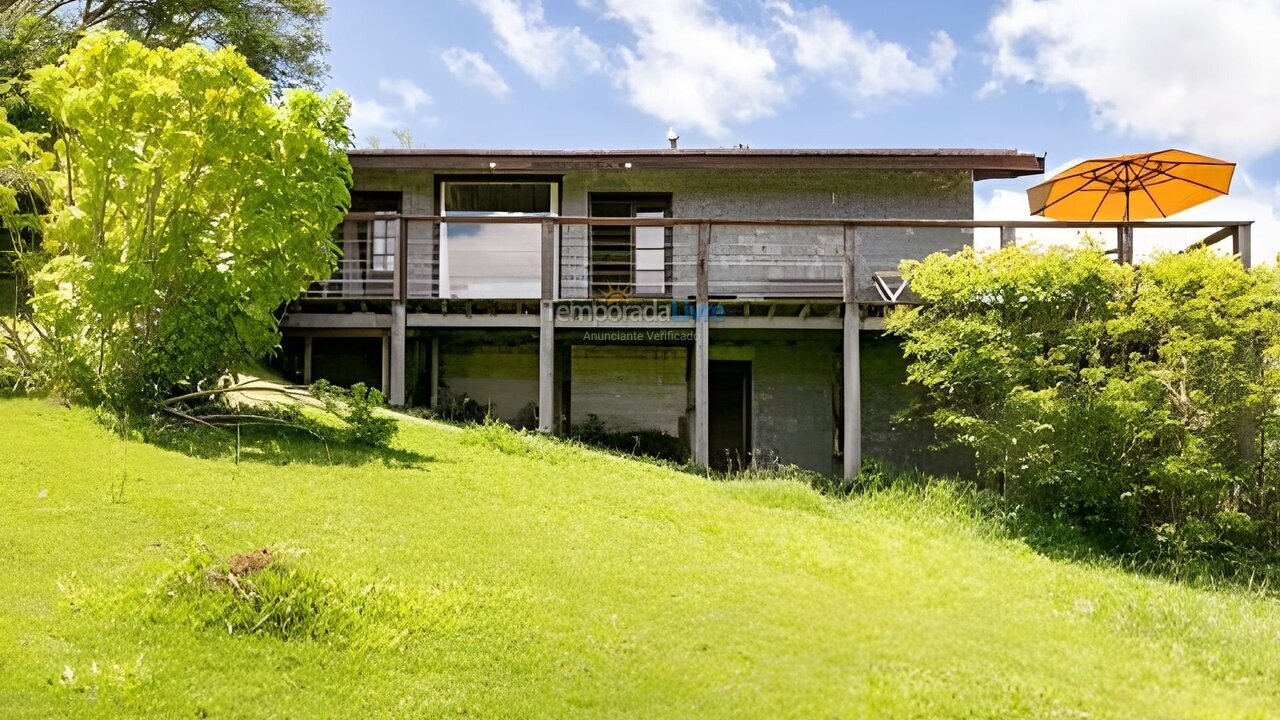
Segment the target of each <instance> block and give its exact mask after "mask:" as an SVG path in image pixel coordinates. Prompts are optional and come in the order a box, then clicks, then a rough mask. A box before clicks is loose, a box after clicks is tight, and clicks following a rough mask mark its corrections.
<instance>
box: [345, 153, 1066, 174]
mask: <svg viewBox="0 0 1280 720" xmlns="http://www.w3.org/2000/svg"><path fill="white" fill-rule="evenodd" d="M347 154H348V156H349V157H350V158H351V165H352V166H353V167H355V168H359V169H409V170H431V171H466V172H558V171H571V170H599V169H613V168H624V167H625V166H626V163H631V164H632V166H633V167H642V168H660V169H684V168H703V169H713V170H783V169H794V170H966V171H970V172H972V173H973V179H974V180H989V179H993V178H1014V177H1021V176H1023V175H1039V174H1042V173H1044V156H1037V155H1035V154H1034V153H1024V152H1018V151H1017V150H991V149H980V148H900V149H894V148H871V149H810V150H784V149H776V150H774V149H759V150H757V149H755V148H713V149H684V148H681V149H677V150H671V149H658V150H652V149H650V150H461V149H458V150H450V149H403V148H378V149H360V150H348V151H347ZM490 163H495V166H494V167H490V166H489V164H490Z"/></svg>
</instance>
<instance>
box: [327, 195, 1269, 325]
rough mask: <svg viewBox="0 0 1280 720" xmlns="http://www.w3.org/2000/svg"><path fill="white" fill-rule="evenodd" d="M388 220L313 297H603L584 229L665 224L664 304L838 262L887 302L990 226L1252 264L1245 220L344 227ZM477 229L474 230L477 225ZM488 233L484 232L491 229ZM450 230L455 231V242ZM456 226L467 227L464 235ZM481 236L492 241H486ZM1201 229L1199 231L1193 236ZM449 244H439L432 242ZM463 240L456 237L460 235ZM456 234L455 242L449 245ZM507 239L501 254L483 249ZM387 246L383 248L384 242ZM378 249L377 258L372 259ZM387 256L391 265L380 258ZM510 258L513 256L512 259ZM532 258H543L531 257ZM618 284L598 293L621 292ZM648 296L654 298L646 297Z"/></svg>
mask: <svg viewBox="0 0 1280 720" xmlns="http://www.w3.org/2000/svg"><path fill="white" fill-rule="evenodd" d="M372 221H378V222H392V223H395V224H396V226H397V227H396V228H395V229H394V230H393V231H387V232H384V235H385V236H387V237H393V239H394V244H395V246H394V248H389V247H381V248H375V247H374V246H373V242H374V241H373V239H367V240H360V241H359V242H362V243H368V245H367V246H365V247H363V248H362V250H361V252H360V253H359V254H360V257H356V258H344V259H343V260H342V261H341V262H340V264H339V268H338V271H337V272H336V273H335V275H334V277H333V279H331V280H328V281H324V282H320V283H316V284H315V285H314V286H313V287H312V288H311V289H310V290H308V292H307V293H306V297H307V298H312V299H361V300H379V299H381V300H414V299H440V298H447V299H451V298H465V299H516V300H522V299H527V300H537V299H541V298H543V297H544V296H545V295H546V290H545V289H544V288H543V277H544V275H545V273H544V266H546V265H548V264H549V265H550V270H551V275H552V285H553V287H552V288H551V290H550V292H551V295H550V297H551V299H553V300H586V299H592V298H596V297H600V296H601V295H602V289H601V288H600V287H599V283H597V282H595V279H594V277H593V274H592V268H591V244H590V243H591V240H590V236H591V233H590V230H589V228H591V227H595V226H614V227H631V228H636V227H665V228H671V235H672V245H671V251H670V253H669V254H668V256H667V260H666V262H665V263H664V272H665V273H666V277H665V278H664V282H663V289H664V291H665V292H664V293H663V296H664V297H673V298H690V297H695V296H697V295H699V290H700V289H703V290H705V293H706V295H707V296H709V297H713V298H739V299H772V298H814V299H823V298H831V299H837V298H842V297H844V295H845V294H846V292H845V284H846V282H847V280H846V275H847V273H846V272H845V265H846V264H850V263H851V264H852V266H853V271H852V276H853V283H854V288H853V291H854V294H855V296H856V297H857V299H858V301H859V302H863V303H869V304H875V303H878V302H888V299H887V298H886V297H885V293H884V290H883V289H882V288H880V289H878V288H877V285H883V282H881V281H882V280H883V278H877V277H876V276H877V274H891V273H893V272H894V271H896V270H897V265H898V262H899V261H900V260H902V259H905V258H914V257H923V256H924V255H926V254H928V253H929V252H933V251H936V250H944V251H955V250H959V249H960V248H961V247H963V246H964V245H970V244H973V242H974V239H975V237H976V233H977V232H978V231H981V230H987V231H990V232H991V233H992V235H993V237H992V240H993V241H994V240H995V237H996V236H998V238H999V240H998V242H999V244H1000V246H1006V245H1010V244H1014V243H1016V242H1017V241H1018V234H1019V232H1018V231H1020V230H1023V231H1026V230H1031V231H1036V230H1079V231H1086V232H1090V233H1093V234H1096V235H1100V237H1099V238H1098V239H1099V240H1100V241H1105V239H1106V238H1107V237H1108V236H1111V237H1114V238H1115V249H1114V250H1113V251H1109V252H1114V253H1115V254H1116V256H1117V260H1118V261H1122V262H1132V261H1133V259H1134V235H1135V231H1136V232H1138V233H1141V234H1142V235H1144V236H1146V235H1148V233H1157V232H1169V231H1174V230H1180V231H1182V232H1183V233H1187V232H1190V231H1203V232H1204V235H1203V237H1202V238H1201V239H1199V240H1196V241H1193V242H1189V243H1188V249H1190V248H1192V247H1202V246H1212V245H1216V244H1219V243H1222V242H1224V241H1226V240H1228V239H1230V240H1231V241H1232V248H1231V250H1232V252H1233V253H1234V254H1235V255H1237V256H1239V257H1240V260H1241V262H1243V263H1244V264H1245V265H1246V266H1250V265H1252V262H1253V253H1252V242H1251V225H1252V223H1251V222H1240V221H1157V222H1132V223H1114V222H1067V221H1035V220H1017V221H997V220H919V219H870V218H832V219H828V218H796V219H758V218H603V217H599V218H597V217H550V218H548V217H543V216H509V217H441V216H437V215H387V214H384V213H378V214H373V213H351V214H350V215H349V216H348V218H347V222H346V224H344V229H345V228H346V227H347V226H349V225H350V224H351V223H369V222H372ZM513 225H514V226H525V227H527V226H530V225H533V226H539V227H540V228H541V232H540V233H539V232H529V231H528V230H525V231H522V232H519V233H515V234H516V235H519V236H520V237H515V238H504V237H503V233H502V232H501V231H499V230H498V229H497V228H500V227H501V226H513ZM477 226H480V227H479V228H477ZM489 226H493V229H492V230H491V229H489ZM450 227H453V228H455V229H454V232H453V234H452V235H450V233H449V232H448V229H449V228H450ZM458 228H468V230H467V231H466V232H462V231H459V230H458ZM485 232H489V233H491V234H492V235H493V236H494V238H496V241H495V240H494V238H487V239H486V238H484V237H483V235H484V233H485ZM1197 234H1199V232H1197ZM442 236H444V237H447V238H449V241H448V242H447V243H442V242H441V237H442ZM464 236H465V238H464ZM343 237H345V238H346V241H345V243H344V244H343V246H344V247H346V248H347V249H348V250H350V249H351V248H354V247H358V245H357V244H355V243H354V242H353V241H352V239H351V238H352V237H354V234H353V233H352V232H350V231H349V230H347V231H345V232H344V233H343ZM455 237H456V238H464V239H455ZM502 243H506V247H505V249H504V250H503V251H502V254H498V253H497V252H495V251H494V250H493V249H492V247H495V246H501V245H502ZM385 244H386V243H384V245H385ZM375 250H376V251H377V252H376V253H375ZM387 254H390V255H391V256H392V257H391V258H390V259H391V263H390V264H391V265H392V267H390V268H388V262H387V259H388V258H386V255H387ZM511 258H518V259H516V260H512V259H511ZM539 258H541V261H539V260H538V259H539ZM627 290H628V289H627V288H618V287H614V288H611V289H608V290H605V291H604V292H610V291H611V292H613V293H615V294H626V292H627ZM649 295H650V296H652V293H649Z"/></svg>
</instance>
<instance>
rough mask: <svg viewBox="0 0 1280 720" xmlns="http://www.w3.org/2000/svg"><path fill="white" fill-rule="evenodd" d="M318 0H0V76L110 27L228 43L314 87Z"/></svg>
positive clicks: (270, 74) (322, 48)
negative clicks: (92, 32)
mask: <svg viewBox="0 0 1280 720" xmlns="http://www.w3.org/2000/svg"><path fill="white" fill-rule="evenodd" d="M327 14H328V6H327V4H326V3H325V2H324V0H0V78H4V77H20V76H21V75H22V74H23V73H24V72H25V71H27V70H30V69H31V68H34V67H39V66H41V65H44V64H47V63H51V62H53V61H55V60H56V59H57V58H58V57H59V56H60V55H61V54H62V53H64V52H66V51H67V50H68V49H69V48H70V47H71V46H72V45H74V43H75V41H76V39H77V38H78V37H79V36H80V35H81V34H83V33H85V32H88V31H91V30H99V29H115V30H121V31H123V32H126V33H128V34H129V35H130V37H132V38H134V39H136V40H138V41H139V42H141V43H143V44H145V45H147V46H148V47H169V48H176V47H179V46H181V45H185V44H187V43H199V44H204V45H209V46H212V47H217V48H225V47H231V46H234V47H235V48H236V49H237V51H239V52H240V54H242V55H244V56H245V58H246V59H247V62H248V63H249V66H250V67H252V68H253V69H254V70H256V71H257V72H258V73H259V74H261V75H262V76H264V77H266V78H267V79H269V80H271V81H272V82H274V83H276V85H277V86H278V87H280V88H285V87H308V88H313V89H314V88H318V87H319V86H320V85H321V84H322V82H323V80H324V77H325V75H326V74H327V73H328V66H327V65H326V64H325V63H324V60H323V56H324V53H325V52H326V51H327V50H328V46H327V45H326V44H325V42H324V38H323V36H322V34H321V25H322V24H323V22H324V19H325V16H326V15H327Z"/></svg>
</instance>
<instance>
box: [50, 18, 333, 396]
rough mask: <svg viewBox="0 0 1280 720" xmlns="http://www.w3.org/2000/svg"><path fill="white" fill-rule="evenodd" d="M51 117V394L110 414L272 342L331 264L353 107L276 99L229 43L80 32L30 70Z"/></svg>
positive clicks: (203, 377) (302, 97) (291, 95)
mask: <svg viewBox="0 0 1280 720" xmlns="http://www.w3.org/2000/svg"><path fill="white" fill-rule="evenodd" d="M25 93H26V95H27V96H28V98H29V99H30V101H31V102H32V103H33V104H34V105H35V106H37V107H39V108H41V109H42V110H43V111H45V112H47V113H48V115H49V116H50V117H51V118H53V119H54V121H55V123H56V130H55V132H56V141H55V142H54V143H53V145H52V147H53V153H52V159H51V160H50V162H51V163H52V166H53V167H52V170H51V172H49V173H48V175H47V183H48V192H47V197H46V198H45V201H46V203H47V212H46V213H45V214H44V216H43V217H42V227H41V230H42V233H43V251H42V253H41V254H38V255H33V256H28V257H26V258H25V260H26V261H27V262H28V264H29V265H31V266H38V268H39V269H38V270H36V271H35V272H34V273H33V282H34V296H33V298H32V301H31V305H32V316H31V318H30V321H31V325H32V327H33V328H34V329H35V330H36V332H37V334H38V336H39V338H40V341H39V343H38V347H37V348H35V351H34V352H35V353H36V355H37V356H38V357H37V361H38V365H39V367H40V370H41V371H42V372H44V373H46V375H47V382H48V384H49V386H50V389H52V390H54V391H57V392H61V393H64V394H69V395H74V396H78V397H81V398H83V399H85V400H87V401H89V402H91V403H94V404H98V405H104V406H106V407H108V408H110V409H112V410H115V411H117V412H120V411H124V410H126V409H145V408H146V407H148V406H152V405H153V403H154V402H155V401H156V400H158V399H159V398H161V397H163V396H165V395H166V394H168V393H170V392H172V391H173V390H174V388H176V387H179V386H183V385H191V384H195V383H199V382H201V381H207V380H213V379H216V378H217V377H219V376H220V375H221V374H222V373H224V372H225V371H227V370H228V369H229V368H231V367H233V366H234V365H235V364H236V363H237V361H238V360H240V359H242V358H253V357H260V356H262V355H263V354H266V353H268V352H270V351H271V350H272V349H273V348H275V347H276V345H277V343H278V340H279V333H278V328H277V319H276V317H275V313H276V311H277V309H278V308H279V307H280V306H281V305H282V303H284V302H286V301H288V300H290V299H292V298H293V297H296V296H297V295H298V294H299V293H300V292H301V291H302V290H303V289H305V288H306V287H307V285H308V284H309V283H311V282H312V281H314V280H316V279H318V278H321V277H327V276H328V274H329V273H330V272H331V270H332V267H333V264H334V262H335V257H336V248H335V246H334V245H333V242H332V240H331V236H330V234H331V232H332V229H333V228H334V227H335V226H336V225H337V224H338V223H339V222H340V221H341V219H342V217H343V214H344V213H345V211H346V208H347V207H348V206H349V203H350V195H349V192H348V185H349V183H350V175H351V169H350V165H349V164H348V162H347V159H346V154H345V152H344V151H343V148H344V146H345V144H346V142H347V137H348V130H347V128H346V126H345V120H346V115H347V113H348V111H349V108H350V103H349V101H348V100H347V98H346V97H345V96H344V95H342V94H341V93H334V94H332V95H330V96H329V97H327V98H320V97H318V96H316V95H315V94H314V93H311V92H310V91H305V90H295V91H289V92H287V93H285V94H284V96H283V98H282V99H280V100H278V101H277V100H274V99H273V96H272V93H271V87H270V84H269V83H268V82H267V81H266V80H264V79H263V78H262V77H261V76H260V75H258V74H257V73H256V72H254V71H253V70H252V69H250V68H249V66H248V65H247V64H246V63H245V60H244V58H242V57H241V56H240V55H239V54H237V53H235V52H233V51H230V50H209V49H206V48H203V47H200V46H197V45H186V46H183V47H181V48H178V49H176V50H169V49H163V48H161V49H149V48H147V47H145V46H144V45H142V44H140V43H138V42H135V41H131V40H129V39H128V38H127V37H126V36H125V35H124V34H122V33H117V32H105V33H91V34H89V35H87V36H86V37H85V38H84V39H83V40H82V41H81V42H80V43H79V44H78V45H77V46H76V47H75V48H74V49H73V50H72V51H71V52H70V53H69V54H68V55H67V56H66V58H65V59H64V60H63V62H61V63H60V64H59V65H57V66H47V67H44V68H40V69H37V70H34V71H32V73H31V80H30V81H29V82H28V83H27V85H26V87H25Z"/></svg>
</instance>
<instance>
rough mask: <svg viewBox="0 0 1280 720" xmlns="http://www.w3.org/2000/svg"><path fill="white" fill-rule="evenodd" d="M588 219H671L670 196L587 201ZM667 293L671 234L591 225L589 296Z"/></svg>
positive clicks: (600, 197)
mask: <svg viewBox="0 0 1280 720" xmlns="http://www.w3.org/2000/svg"><path fill="white" fill-rule="evenodd" d="M591 215H592V217H634V218H664V217H671V196H670V195H614V194H595V195H592V196H591ZM670 287H671V228H669V227H635V228H630V227H620V226H609V225H594V226H592V228H591V295H592V296H594V297H605V296H616V295H617V294H626V295H632V296H638V297H658V296H666V295H667V294H669V293H670Z"/></svg>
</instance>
